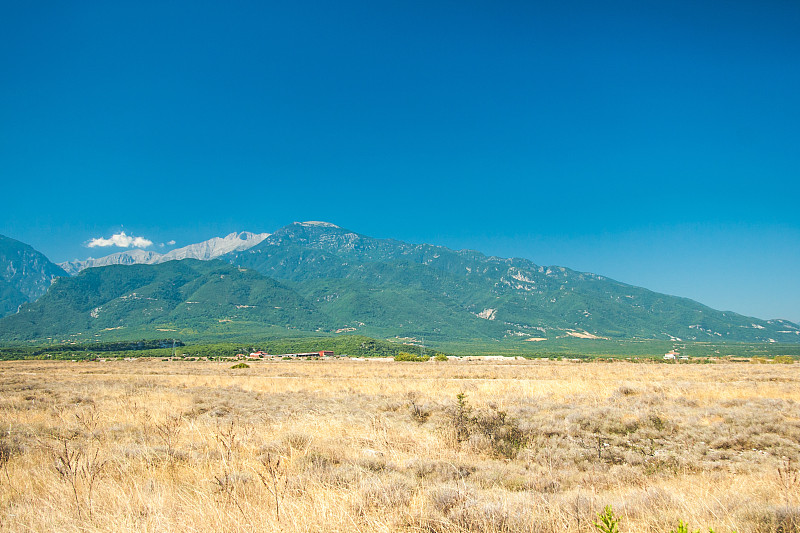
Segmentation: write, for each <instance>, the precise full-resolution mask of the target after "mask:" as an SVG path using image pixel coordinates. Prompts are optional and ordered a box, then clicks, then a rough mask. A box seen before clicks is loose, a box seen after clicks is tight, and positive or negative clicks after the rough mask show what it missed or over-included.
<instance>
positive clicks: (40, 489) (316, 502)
mask: <svg viewBox="0 0 800 533" xmlns="http://www.w3.org/2000/svg"><path fill="white" fill-rule="evenodd" d="M798 459H800V365H774V364H773V365H752V364H746V363H719V364H706V365H696V364H670V365H668V364H634V363H624V362H614V363H575V362H566V361H565V362H556V361H550V362H548V361H536V362H534V361H513V362H512V361H509V362H497V361H484V362H464V361H448V362H436V363H435V362H430V363H397V362H390V361H353V360H335V361H285V362H283V361H282V362H261V363H255V364H251V367H250V368H247V369H241V370H232V369H230V364H223V363H210V362H162V361H154V360H138V361H116V362H106V363H101V362H87V363H80V362H79V363H70V362H39V361H37V362H33V361H28V362H6V363H0V530H2V531H20V532H22V531H24V532H31V531H35V532H40V531H41V532H43V531H81V532H87V531H122V532H125V531H154V532H155V531H176V532H177V531H181V532H183V531H198V532H200V531H202V532H226V531H266V532H270V531H285V532H307V531H308V532H310V531H319V532H389V531H426V532H441V533H447V532H462V531H463V532H473V531H474V532H495V531H496V532H556V531H558V532H584V531H585V532H588V531H595V527H594V526H593V523H592V522H593V521H594V520H596V517H597V513H598V512H599V511H601V510H603V508H604V507H605V506H606V505H611V506H612V508H613V510H614V512H615V514H616V515H618V516H619V517H620V520H621V522H620V530H621V531H622V532H623V533H627V532H634V531H635V532H655V531H659V532H667V531H670V530H674V529H675V528H676V526H677V525H678V523H679V521H680V520H684V521H686V522H687V523H688V525H689V527H690V528H691V530H694V529H701V530H702V531H703V532H705V531H708V528H709V527H711V528H713V530H714V531H716V532H717V533H727V532H730V531H738V532H739V533H746V532H751V531H752V532H776V533H778V532H782V533H793V532H797V531H800V476H799V475H798Z"/></svg>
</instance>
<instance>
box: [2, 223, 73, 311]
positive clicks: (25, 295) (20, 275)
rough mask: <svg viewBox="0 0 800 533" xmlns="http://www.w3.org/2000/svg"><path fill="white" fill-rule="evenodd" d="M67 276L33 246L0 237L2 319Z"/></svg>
mask: <svg viewBox="0 0 800 533" xmlns="http://www.w3.org/2000/svg"><path fill="white" fill-rule="evenodd" d="M66 275H67V273H66V272H64V270H63V269H62V268H61V267H59V266H58V265H56V264H54V263H52V262H50V260H49V259H47V258H46V257H45V256H44V255H43V254H42V253H40V252H38V251H36V250H34V249H33V248H32V247H31V246H29V245H27V244H24V243H22V242H19V241H17V240H14V239H11V238H9V237H6V236H4V235H0V317H2V316H5V315H8V314H11V313H15V312H16V311H17V309H18V308H19V306H20V305H22V304H23V303H25V302H32V301H34V300H36V299H37V298H39V297H40V296H41V295H42V294H44V293H45V292H46V291H47V289H48V288H49V287H50V285H51V284H52V283H53V280H55V279H56V278H57V277H59V276H66Z"/></svg>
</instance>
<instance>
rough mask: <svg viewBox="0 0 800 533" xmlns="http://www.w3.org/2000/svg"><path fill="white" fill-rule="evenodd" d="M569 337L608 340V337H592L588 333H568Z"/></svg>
mask: <svg viewBox="0 0 800 533" xmlns="http://www.w3.org/2000/svg"><path fill="white" fill-rule="evenodd" d="M567 335H569V336H570V337H577V338H579V339H603V340H608V337H598V336H597V335H592V334H591V333H589V332H587V331H568V332H567Z"/></svg>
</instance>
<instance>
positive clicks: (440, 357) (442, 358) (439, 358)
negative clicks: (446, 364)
mask: <svg viewBox="0 0 800 533" xmlns="http://www.w3.org/2000/svg"><path fill="white" fill-rule="evenodd" d="M433 359H434V360H435V361H440V362H442V361H447V356H446V355H445V354H443V353H437V354H436V356H435V357H434V358H433Z"/></svg>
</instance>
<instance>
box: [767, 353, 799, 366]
mask: <svg viewBox="0 0 800 533" xmlns="http://www.w3.org/2000/svg"><path fill="white" fill-rule="evenodd" d="M772 362H773V363H778V364H782V365H791V364H792V363H794V359H793V358H792V356H791V355H776V356H775V359H773V360H772Z"/></svg>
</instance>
